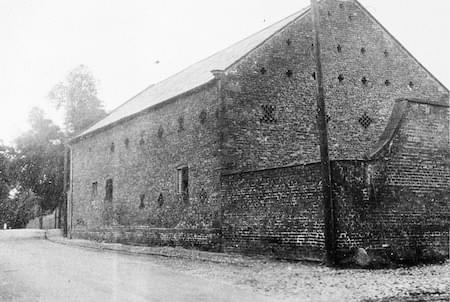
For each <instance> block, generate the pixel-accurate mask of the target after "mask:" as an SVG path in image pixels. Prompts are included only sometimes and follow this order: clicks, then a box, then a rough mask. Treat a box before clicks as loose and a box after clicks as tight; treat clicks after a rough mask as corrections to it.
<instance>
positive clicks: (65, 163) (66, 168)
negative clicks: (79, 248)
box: [60, 145, 69, 237]
mask: <svg viewBox="0 0 450 302" xmlns="http://www.w3.org/2000/svg"><path fill="white" fill-rule="evenodd" d="M68 150H69V148H67V145H65V146H64V180H63V186H64V189H63V194H64V200H63V203H62V204H61V207H62V209H61V214H62V215H63V222H62V224H63V234H64V236H66V237H67V221H68V217H67V214H68V212H67V208H68V207H67V201H68V198H67V194H68V190H67V187H68V186H67V184H68V181H67V177H68V175H69V165H68V158H67V155H68ZM61 214H60V215H61Z"/></svg>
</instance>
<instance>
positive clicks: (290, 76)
mask: <svg viewBox="0 0 450 302" xmlns="http://www.w3.org/2000/svg"><path fill="white" fill-rule="evenodd" d="M293 75H294V72H293V71H292V70H290V69H288V70H287V71H286V76H287V77H288V78H292V76H293Z"/></svg>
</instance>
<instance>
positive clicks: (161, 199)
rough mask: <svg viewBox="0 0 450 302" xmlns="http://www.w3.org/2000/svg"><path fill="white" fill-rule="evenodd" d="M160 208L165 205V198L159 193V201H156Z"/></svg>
mask: <svg viewBox="0 0 450 302" xmlns="http://www.w3.org/2000/svg"><path fill="white" fill-rule="evenodd" d="M156 203H157V204H158V206H159V207H162V206H163V204H164V196H163V194H162V193H159V196H158V200H157V201H156Z"/></svg>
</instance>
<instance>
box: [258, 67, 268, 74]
mask: <svg viewBox="0 0 450 302" xmlns="http://www.w3.org/2000/svg"><path fill="white" fill-rule="evenodd" d="M259 72H260V73H261V74H266V73H267V69H265V68H264V67H261V69H260V70H259Z"/></svg>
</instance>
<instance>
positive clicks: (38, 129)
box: [11, 107, 64, 211]
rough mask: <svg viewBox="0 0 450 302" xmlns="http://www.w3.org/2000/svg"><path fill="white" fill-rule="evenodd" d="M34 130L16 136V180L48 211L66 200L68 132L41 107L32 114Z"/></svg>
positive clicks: (31, 119)
mask: <svg viewBox="0 0 450 302" xmlns="http://www.w3.org/2000/svg"><path fill="white" fill-rule="evenodd" d="M29 123H30V125H31V129H30V130H29V131H28V132H26V133H24V134H23V135H21V136H20V137H18V138H17V139H16V155H15V159H14V161H13V164H12V169H11V170H12V173H11V177H12V179H15V181H16V187H17V188H19V191H20V192H21V193H22V192H26V191H30V192H32V193H33V194H34V195H35V196H36V198H37V200H38V201H39V207H40V208H41V209H42V210H44V211H52V210H53V209H55V207H56V206H57V205H59V204H61V203H62V202H63V175H64V144H63V141H64V135H63V133H62V132H61V130H60V129H59V127H58V126H57V125H55V124H53V122H52V121H51V120H49V119H47V118H45V116H44V112H43V111H42V110H41V109H39V108H36V107H35V108H33V109H32V110H31V112H30V115H29Z"/></svg>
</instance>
